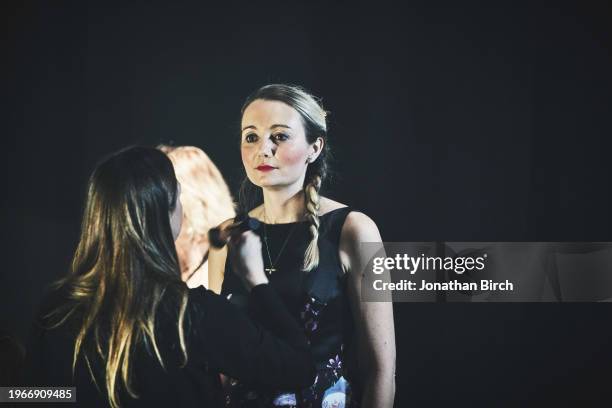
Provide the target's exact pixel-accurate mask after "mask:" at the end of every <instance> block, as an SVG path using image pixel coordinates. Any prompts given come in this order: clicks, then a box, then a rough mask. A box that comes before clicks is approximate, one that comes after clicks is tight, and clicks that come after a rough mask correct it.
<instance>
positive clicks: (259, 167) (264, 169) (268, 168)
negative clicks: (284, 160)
mask: <svg viewBox="0 0 612 408" xmlns="http://www.w3.org/2000/svg"><path fill="white" fill-rule="evenodd" d="M275 168H276V167H272V166H268V165H266V164H262V165H261V166H257V170H259V171H271V170H274V169H275Z"/></svg>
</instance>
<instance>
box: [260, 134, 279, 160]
mask: <svg viewBox="0 0 612 408" xmlns="http://www.w3.org/2000/svg"><path fill="white" fill-rule="evenodd" d="M275 152H276V145H275V144H274V142H273V141H272V140H270V138H269V137H265V138H262V141H261V143H260V144H259V151H258V155H259V156H263V157H271V156H274V153H275Z"/></svg>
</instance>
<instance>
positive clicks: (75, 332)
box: [27, 147, 314, 408]
mask: <svg viewBox="0 0 612 408" xmlns="http://www.w3.org/2000/svg"><path fill="white" fill-rule="evenodd" d="M179 194H180V185H179V184H178V183H177V180H176V177H175V175H174V170H173V168H172V163H171V162H170V160H169V159H168V157H166V155H164V154H163V153H162V152H160V151H159V150H156V149H153V148H144V147H133V148H129V149H126V150H123V151H120V152H118V153H116V154H113V155H112V156H110V157H109V158H107V159H105V160H104V161H102V162H101V163H100V164H99V165H98V166H97V167H96V169H95V170H94V172H93V174H92V176H91V177H90V179H89V183H88V189H87V199H86V204H85V212H84V216H83V224H82V230H81V236H80V240H79V243H78V246H77V249H76V252H75V254H74V258H73V261H72V267H71V271H70V274H69V275H68V276H67V277H66V278H65V279H63V280H62V281H61V282H60V283H59V284H58V285H57V286H56V289H55V290H54V291H52V292H51V294H50V295H49V296H48V298H47V299H46V301H45V302H44V306H43V309H42V312H41V315H40V318H39V319H38V320H37V322H36V324H35V329H34V332H33V335H32V340H31V345H30V347H29V350H28V360H29V362H28V366H29V368H28V370H27V372H28V375H27V377H28V378H29V383H30V384H32V385H35V386H38V387H41V386H64V387H65V386H74V387H76V400H77V402H78V404H79V405H80V406H84V407H97V406H111V407H113V408H114V407H119V406H121V407H153V406H155V407H158V406H163V407H168V406H173V407H174V406H176V407H204V406H205V407H208V406H223V404H224V400H223V396H222V394H221V392H220V382H219V375H218V373H224V374H227V375H230V376H233V377H234V376H236V377H237V378H242V379H244V380H247V381H255V382H257V383H258V384H259V385H260V386H263V387H266V386H284V387H296V386H306V385H308V384H310V383H312V381H313V378H314V367H313V366H312V362H311V360H310V353H309V351H308V347H307V344H306V339H305V338H304V335H303V333H302V332H301V329H300V327H299V326H298V325H297V324H295V322H294V321H293V319H292V317H291V316H290V315H289V314H288V312H287V311H286V310H285V309H284V306H283V305H282V301H281V300H280V299H279V298H278V297H277V295H276V293H275V292H274V290H272V288H271V287H270V286H269V285H268V284H267V283H268V281H267V278H266V276H265V273H264V271H263V261H262V259H261V241H260V239H259V237H257V236H256V235H255V234H254V233H253V232H251V231H247V232H244V233H242V234H241V235H236V236H234V237H233V238H232V240H231V241H230V242H229V247H230V249H229V253H230V257H231V259H232V261H233V265H234V266H235V268H234V271H235V273H236V274H237V276H239V277H240V279H241V281H242V282H243V284H244V287H245V289H247V290H248V291H249V299H250V301H251V302H252V303H253V305H256V306H257V307H259V308H262V310H266V311H267V312H266V314H267V315H268V316H269V320H267V321H266V322H263V323H264V324H265V325H266V327H267V328H268V330H269V331H266V330H264V329H262V328H261V327H259V326H257V325H254V324H253V323H252V322H251V321H250V320H249V319H248V318H246V316H245V315H244V314H243V313H242V312H240V311H239V310H237V309H236V308H235V307H234V306H233V305H231V304H230V303H229V302H228V301H227V300H226V299H223V298H222V297H220V296H218V295H215V294H214V293H212V292H211V291H208V290H206V289H205V288H203V287H198V288H196V289H189V288H188V287H187V286H186V285H185V283H184V282H183V281H182V280H181V278H180V270H179V264H178V258H177V254H176V250H175V247H174V240H175V239H176V237H177V236H178V234H179V231H180V228H181V220H182V207H181V201H180V200H179ZM273 334H274V335H276V336H279V337H281V338H282V339H284V340H281V339H280V338H277V337H275V336H274V335H273Z"/></svg>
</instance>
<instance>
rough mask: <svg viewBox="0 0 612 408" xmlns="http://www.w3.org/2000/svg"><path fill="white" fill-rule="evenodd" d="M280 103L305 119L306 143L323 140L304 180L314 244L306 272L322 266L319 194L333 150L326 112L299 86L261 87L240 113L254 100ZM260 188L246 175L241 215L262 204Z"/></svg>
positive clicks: (309, 248) (307, 258) (307, 210)
mask: <svg viewBox="0 0 612 408" xmlns="http://www.w3.org/2000/svg"><path fill="white" fill-rule="evenodd" d="M258 99H261V100H266V101H279V102H283V103H284V104H286V105H289V106H290V107H292V108H293V109H295V110H296V111H297V112H298V113H299V114H300V117H301V119H302V124H303V125H304V130H305V133H306V141H307V142H308V143H309V144H312V143H314V142H315V141H316V140H317V138H319V137H320V138H322V139H323V140H324V143H323V149H322V150H321V153H320V154H319V156H318V157H317V159H316V160H315V161H313V162H311V163H310V164H309V165H308V167H307V169H306V177H305V178H304V186H303V188H304V199H305V202H306V215H307V217H308V221H309V223H310V235H311V241H310V243H309V245H308V247H307V248H306V253H305V254H304V268H303V269H304V270H305V271H310V270H312V269H313V268H315V267H316V266H317V265H318V264H319V249H318V239H319V215H318V210H319V192H320V190H321V186H322V184H323V182H324V181H325V179H326V177H327V175H328V172H329V161H330V158H331V150H330V147H329V143H328V140H327V120H326V119H327V112H326V111H325V110H324V109H323V107H322V105H321V103H320V100H319V99H318V98H316V97H314V96H313V95H311V94H310V93H308V92H307V91H306V90H304V89H303V88H301V87H299V86H293V85H285V84H271V85H266V86H263V87H261V88H259V89H258V90H257V91H255V92H254V93H252V94H251V95H249V97H248V98H247V99H246V101H245V102H244V104H243V105H242V110H241V114H243V115H244V111H245V110H246V108H247V107H248V106H249V105H250V104H251V103H253V102H254V101H256V100H258ZM261 197H262V194H261V189H260V188H258V187H257V186H255V185H254V184H253V183H251V182H250V181H249V179H248V178H247V177H246V176H245V177H244V179H243V181H242V184H241V187H240V192H239V196H238V201H239V206H240V211H241V212H245V213H246V212H248V211H249V210H251V209H252V208H254V207H255V206H256V205H257V204H259V203H260V202H261V201H262V198H261Z"/></svg>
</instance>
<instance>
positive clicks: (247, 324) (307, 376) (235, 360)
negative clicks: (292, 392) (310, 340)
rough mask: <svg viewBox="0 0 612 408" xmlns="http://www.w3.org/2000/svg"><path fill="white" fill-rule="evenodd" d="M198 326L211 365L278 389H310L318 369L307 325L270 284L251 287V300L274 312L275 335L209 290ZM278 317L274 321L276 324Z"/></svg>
mask: <svg viewBox="0 0 612 408" xmlns="http://www.w3.org/2000/svg"><path fill="white" fill-rule="evenodd" d="M203 295H204V298H205V301H204V302H203V303H204V304H203V308H202V313H201V315H202V317H201V318H200V319H197V320H199V325H200V326H201V327H200V328H199V329H200V330H198V331H199V332H200V333H201V337H202V338H201V339H196V341H197V342H201V344H202V345H203V346H204V354H205V356H204V357H205V359H206V360H207V361H208V364H209V366H210V367H211V368H212V369H215V370H217V371H219V372H221V373H223V374H226V375H228V376H230V377H233V378H237V379H239V380H241V381H244V382H249V383H255V384H261V385H264V386H273V387H278V388H289V389H292V388H305V387H308V386H310V385H311V384H312V383H313V381H314V377H315V368H314V364H313V362H312V358H311V355H310V350H309V347H308V344H307V341H306V338H305V336H304V333H303V331H302V329H301V328H300V327H299V326H298V324H297V322H295V320H294V319H293V318H292V317H291V315H290V314H289V313H288V312H287V310H286V309H285V306H284V304H283V303H282V301H281V299H280V298H279V297H278V295H277V294H276V292H274V290H273V289H272V288H271V287H269V286H268V285H258V286H256V287H255V288H253V290H252V291H251V294H250V297H251V299H250V301H251V302H256V303H257V304H258V306H259V307H260V308H262V309H265V310H267V311H268V312H269V323H270V326H273V327H274V333H275V334H276V335H277V336H278V337H276V336H275V335H273V334H272V333H271V332H268V331H266V330H264V329H263V328H262V327H261V326H258V325H257V324H256V323H254V322H253V321H252V320H251V319H249V318H248V316H247V315H246V314H245V313H243V312H242V311H240V310H238V308H237V307H236V306H234V305H232V304H231V303H230V302H229V301H228V300H226V299H225V298H223V297H221V296H218V295H216V294H214V293H213V292H211V291H205V292H204V293H203ZM272 321H273V322H272Z"/></svg>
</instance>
